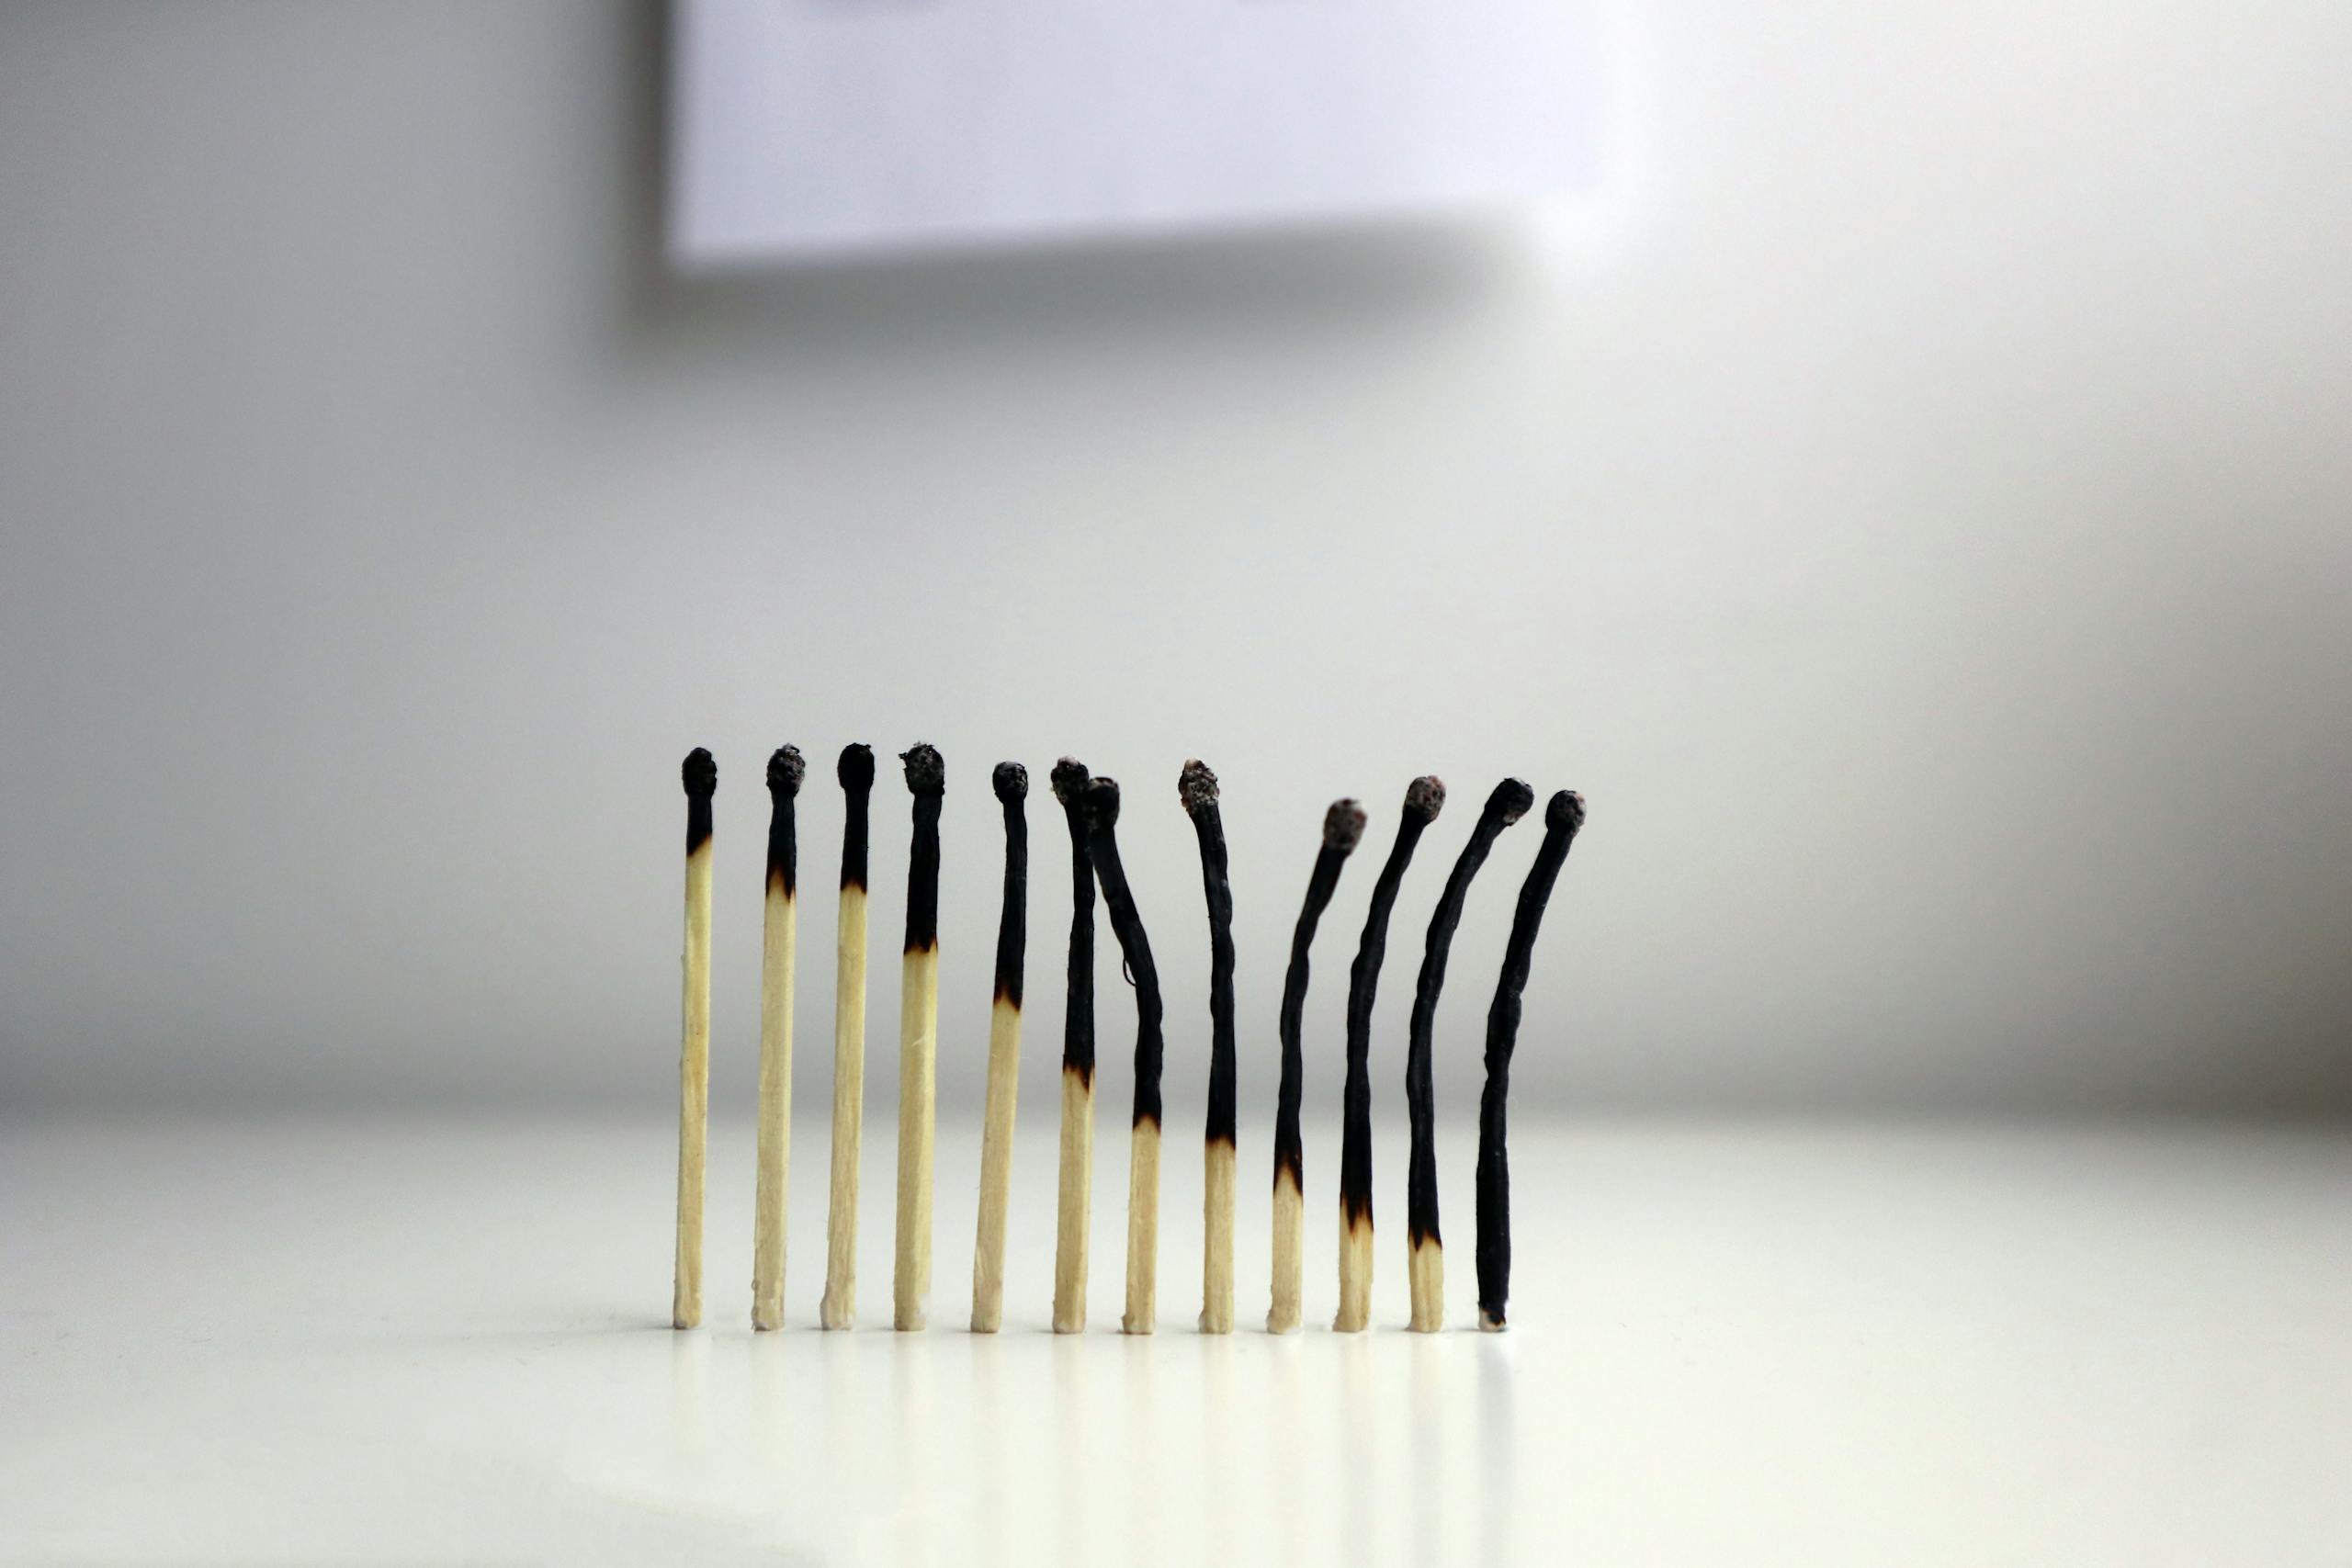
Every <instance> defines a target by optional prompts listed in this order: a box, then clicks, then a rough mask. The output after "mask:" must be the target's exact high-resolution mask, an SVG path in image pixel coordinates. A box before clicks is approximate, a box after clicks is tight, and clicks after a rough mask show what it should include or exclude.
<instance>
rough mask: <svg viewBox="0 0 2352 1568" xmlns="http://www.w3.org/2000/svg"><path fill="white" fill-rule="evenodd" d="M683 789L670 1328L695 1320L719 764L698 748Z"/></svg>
mask: <svg viewBox="0 0 2352 1568" xmlns="http://www.w3.org/2000/svg"><path fill="white" fill-rule="evenodd" d="M679 772H680V776H681V777H682V778H683V779H684V782H685V786H686V949H685V954H684V961H683V962H684V970H685V996H684V1009H683V1010H684V1024H683V1027H682V1029H681V1031H680V1033H681V1037H682V1038H681V1043H680V1046H679V1051H678V1258H677V1269H676V1271H675V1273H674V1274H673V1277H672V1283H671V1289H670V1325H671V1326H672V1327H673V1328H696V1327H699V1326H701V1325H702V1190H703V1165H704V1158H705V1144H706V1139H707V1128H708V1122H709V1117H710V856H711V849H710V797H711V796H712V795H716V794H718V762H716V761H713V760H712V758H711V755H710V753H709V752H707V751H706V750H703V749H702V748H701V747H699V746H697V747H695V749H694V750H691V751H689V752H687V753H686V760H685V762H684V766H683V767H682V768H681V769H680V770H679Z"/></svg>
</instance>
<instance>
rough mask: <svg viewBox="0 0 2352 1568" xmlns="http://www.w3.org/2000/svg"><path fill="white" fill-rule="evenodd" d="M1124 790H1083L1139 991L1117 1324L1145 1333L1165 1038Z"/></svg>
mask: <svg viewBox="0 0 2352 1568" xmlns="http://www.w3.org/2000/svg"><path fill="white" fill-rule="evenodd" d="M1118 823H1119V784H1118V781H1117V780H1116V779H1107V778H1098V779H1095V780H1093V781H1091V783H1089V784H1087V786H1086V849H1087V853H1088V854H1089V855H1091V857H1092V858H1093V861H1094V875H1095V878H1096V880H1097V881H1099V882H1100V883H1101V884H1102V885H1103V906H1104V907H1105V908H1106V909H1108V911H1109V913H1110V916H1111V930H1112V931H1113V933H1114V935H1116V936H1117V937H1118V939H1119V952H1120V953H1121V955H1122V956H1124V957H1125V959H1126V964H1127V972H1128V974H1129V975H1130V976H1132V977H1133V979H1134V982H1135V988H1136V1110H1135V1123H1134V1133H1133V1139H1132V1142H1131V1143H1130V1144H1129V1145H1128V1150H1127V1310H1126V1315H1125V1317H1123V1318H1121V1319H1120V1322H1119V1326H1120V1327H1122V1328H1124V1329H1125V1331H1126V1332H1127V1333H1129V1334H1148V1333H1150V1332H1151V1330H1152V1325H1153V1323H1154V1321H1155V1319H1156V1317H1157V1316H1158V1310H1159V1072H1160V1064H1161V1059H1162V1057H1163V1056H1164V1055H1165V1054H1166V1053H1165V1046H1164V1043H1163V1042H1162V1040H1161V1038H1160V1032H1159V1025H1160V1002H1159V969H1158V968H1157V967H1156V966H1155V965H1154V964H1152V961H1151V941H1150V939H1149V938H1148V937H1147V936H1145V935H1144V931H1143V917H1142V916H1140V915H1139V914H1137V913H1136V901H1135V896H1134V895H1133V894H1132V893H1131V892H1129V891H1128V888H1127V874H1126V871H1125V868H1124V867H1123V866H1121V865H1120V863H1119V840H1118V832H1117V829H1118Z"/></svg>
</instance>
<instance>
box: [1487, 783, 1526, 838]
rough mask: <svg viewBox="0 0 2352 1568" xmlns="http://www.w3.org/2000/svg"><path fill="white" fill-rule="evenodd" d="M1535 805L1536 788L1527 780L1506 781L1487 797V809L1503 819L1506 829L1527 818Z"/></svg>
mask: <svg viewBox="0 0 2352 1568" xmlns="http://www.w3.org/2000/svg"><path fill="white" fill-rule="evenodd" d="M1534 804H1535V788H1534V786H1533V785H1532V784H1529V783H1528V782H1527V781H1526V780H1525V779H1505V780H1503V782H1502V783H1500V784H1497V785H1496V786H1495V793H1494V794H1492V795H1488V796H1487V810H1489V811H1491V812H1493V813H1494V814H1495V815H1496V816H1498V817H1499V818H1502V823H1503V826H1504V827H1506V828H1508V827H1510V825H1511V824H1512V823H1514V822H1516V821H1518V820H1519V819H1520V818H1522V817H1524V816H1526V815H1527V811H1528V807H1532V806H1533V805H1534Z"/></svg>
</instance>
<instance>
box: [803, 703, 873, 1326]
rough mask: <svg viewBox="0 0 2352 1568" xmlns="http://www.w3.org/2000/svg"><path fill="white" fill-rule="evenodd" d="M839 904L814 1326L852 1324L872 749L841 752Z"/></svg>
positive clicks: (838, 770) (862, 1131)
mask: <svg viewBox="0 0 2352 1568" xmlns="http://www.w3.org/2000/svg"><path fill="white" fill-rule="evenodd" d="M833 774H834V776H835V777H836V778H838V779H840V780H841V784H842V797H843V800H842V804H843V807H844V808H845V809H846V812H847V815H846V817H845V818H843V820H842V901H841V918H840V924H839V926H838V928H837V930H836V932H835V937H834V943H835V946H834V959H833V1184H832V1190H831V1197H830V1198H829V1199H828V1205H829V1206H828V1208H827V1209H826V1212H825V1297H824V1300H823V1302H822V1303H820V1305H819V1307H818V1309H817V1321H818V1322H819V1323H820V1324H822V1325H824V1326H825V1327H827V1328H847V1327H849V1326H851V1325H853V1324H854V1323H855V1322H856V1321H857V1165H858V1158H859V1154H860V1150H861V1147H862V1145H864V1143H865V839H866V835H865V828H866V821H865V818H866V806H867V803H868V801H869V800H870V799H871V798H872V796H873V794H874V748H872V747H871V746H859V745H851V746H844V747H842V756H841V761H839V762H838V763H836V764H835V765H834V768H833Z"/></svg>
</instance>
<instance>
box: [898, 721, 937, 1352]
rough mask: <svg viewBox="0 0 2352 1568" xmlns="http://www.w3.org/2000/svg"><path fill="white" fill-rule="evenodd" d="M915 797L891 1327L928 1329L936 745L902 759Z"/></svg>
mask: <svg viewBox="0 0 2352 1568" xmlns="http://www.w3.org/2000/svg"><path fill="white" fill-rule="evenodd" d="M899 761H900V762H902V763H904V764H905V766H906V771H907V789H908V791H909V793H910V794H911V795H913V796H914V840H913V843H912V845H911V846H910V849H909V851H908V853H907V944H906V956H905V958H904V960H903V962H902V964H901V965H900V969H899V1233H898V1234H899V1257H898V1267H897V1268H896V1269H893V1270H892V1272H891V1276H890V1321H891V1324H892V1325H893V1326H894V1327H897V1328H899V1329H900V1330H901V1331H908V1332H910V1331H912V1330H914V1329H918V1328H921V1327H922V1325H923V1314H924V1313H925V1311H926V1308H927V1306H928V1303H929V1301H930V1298H931V1157H932V1115H933V1100H932V1095H933V1080H934V1077H935V1076H936V1073H937V1058H938V1054H939V806H940V797H941V795H944V793H945V792H946V788H947V767H946V764H945V763H944V762H943V761H941V760H940V756H939V752H938V750H937V749H936V748H934V747H931V746H926V745H921V744H918V745H916V746H914V747H913V748H911V749H910V750H906V751H902V752H900V753H899Z"/></svg>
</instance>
